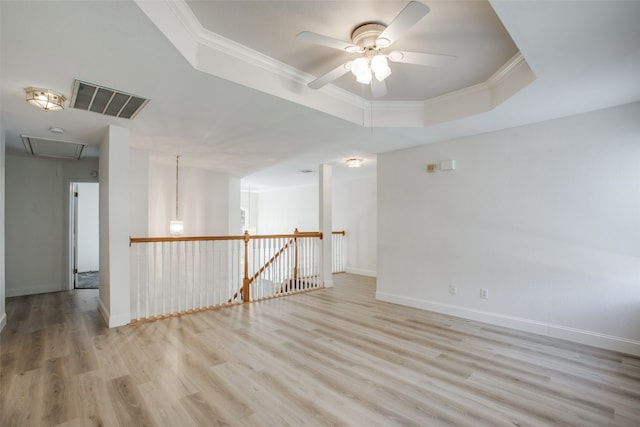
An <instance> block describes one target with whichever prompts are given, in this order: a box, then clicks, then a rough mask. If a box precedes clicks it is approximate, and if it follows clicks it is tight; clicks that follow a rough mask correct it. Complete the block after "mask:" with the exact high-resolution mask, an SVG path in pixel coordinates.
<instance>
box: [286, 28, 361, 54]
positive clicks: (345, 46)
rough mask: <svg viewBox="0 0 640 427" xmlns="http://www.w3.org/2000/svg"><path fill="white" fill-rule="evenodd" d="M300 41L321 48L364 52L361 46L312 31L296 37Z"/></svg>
mask: <svg viewBox="0 0 640 427" xmlns="http://www.w3.org/2000/svg"><path fill="white" fill-rule="evenodd" d="M296 37H297V38H298V39H299V40H302V41H304V42H307V43H313V44H319V45H320V46H326V47H331V48H333V49H338V50H342V51H346V52H362V49H360V47H359V46H356V45H354V44H352V43H349V42H346V41H344V40H340V39H334V38H333V37H329V36H323V35H322V34H318V33H312V32H311V31H303V32H301V33H299V34H298V35H297V36H296Z"/></svg>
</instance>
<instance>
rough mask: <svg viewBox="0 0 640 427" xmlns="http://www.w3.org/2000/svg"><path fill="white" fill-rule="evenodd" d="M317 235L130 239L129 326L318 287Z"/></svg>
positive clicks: (318, 241) (318, 251) (295, 233)
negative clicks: (130, 322)
mask: <svg viewBox="0 0 640 427" xmlns="http://www.w3.org/2000/svg"><path fill="white" fill-rule="evenodd" d="M321 239H322V233H318V232H300V231H298V230H297V229H296V230H295V231H294V233H293V234H280V235H255V236H252V235H250V234H249V233H248V232H245V234H243V235H240V236H196V237H158V238H150V237H144V238H131V239H130V246H131V248H132V249H131V315H132V323H133V322H137V321H143V320H153V319H157V318H163V317H168V316H175V315H180V314H185V313H191V312H196V311H202V310H208V309H211V308H215V307H219V306H225V305H230V304H237V303H243V302H250V301H255V300H259V299H265V298H273V297H277V296H282V295H286V294H291V293H296V292H303V291H307V290H312V289H317V288H320V287H321V283H320V280H319V271H320V266H319V254H320V241H321Z"/></svg>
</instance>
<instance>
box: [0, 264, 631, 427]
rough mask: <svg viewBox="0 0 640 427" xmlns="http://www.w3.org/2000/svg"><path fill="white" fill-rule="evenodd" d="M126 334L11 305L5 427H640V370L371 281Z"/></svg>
mask: <svg viewBox="0 0 640 427" xmlns="http://www.w3.org/2000/svg"><path fill="white" fill-rule="evenodd" d="M334 280H335V283H336V286H335V287H334V288H331V289H323V290H318V291H314V292H309V293H305V294H300V295H295V296H289V297H284V298H279V299H272V300H266V301H261V302H257V303H253V304H248V305H243V306H232V307H227V308H221V309H218V310H214V311H208V312H201V313H197V314H192V315H187V316H182V317H174V318H169V319H164V320H159V321H156V322H151V323H142V324H137V325H132V326H125V327H121V328H116V329H107V328H106V327H104V325H103V324H102V321H101V320H100V319H99V317H98V312H97V308H96V307H97V291H96V290H75V291H70V292H60V293H53V294H45V295H34V296H26V297H17V298H9V299H8V300H7V316H8V324H7V326H6V327H5V329H4V330H3V332H2V334H1V335H0V355H1V360H0V393H1V395H0V425H1V426H3V427H7V426H57V425H60V426H203V425H206V426H287V425H289V426H325V425H334V426H440V425H456V426H506V425H511V426H513V425H517V426H525V425H527V426H598V427H601V426H636V427H637V426H640V359H639V358H636V357H631V356H628V355H624V354H620V353H615V352H611V351H606V350H601V349H596V348H592V347H587V346H583V345H579V344H574V343H569V342H564V341H560V340H555V339H550V338H546V337H541V336H538V335H533V334H527V333H522V332H518V331H514V330H510V329H505V328H500V327H495V326H490V325H486V324H482V323H478V322H472V321H467V320H463V319H457V318H453V317H448V316H444V315H439V314H434V313H429V312H425V311H420V310H415V309H410V308H406V307H401V306H397V305H393V304H388V303H383V302H378V301H375V300H374V292H375V282H374V280H373V279H370V278H366V277H362V276H353V275H348V274H338V275H335V276H334Z"/></svg>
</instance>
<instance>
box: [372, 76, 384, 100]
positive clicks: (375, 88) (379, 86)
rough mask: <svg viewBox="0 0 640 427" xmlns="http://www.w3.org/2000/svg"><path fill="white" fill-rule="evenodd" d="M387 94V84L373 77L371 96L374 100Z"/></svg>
mask: <svg viewBox="0 0 640 427" xmlns="http://www.w3.org/2000/svg"><path fill="white" fill-rule="evenodd" d="M386 94H387V84H386V83H385V82H384V80H383V81H381V82H379V81H378V79H376V78H375V77H374V78H372V79H371V95H373V97H374V98H380V97H383V96H385V95H386Z"/></svg>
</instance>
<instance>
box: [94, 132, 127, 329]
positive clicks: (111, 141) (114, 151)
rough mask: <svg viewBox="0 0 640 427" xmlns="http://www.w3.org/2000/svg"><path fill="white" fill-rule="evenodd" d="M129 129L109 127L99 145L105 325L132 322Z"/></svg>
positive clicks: (101, 253)
mask: <svg viewBox="0 0 640 427" xmlns="http://www.w3.org/2000/svg"><path fill="white" fill-rule="evenodd" d="M130 154H131V152H130V149H129V129H126V128H122V127H119V126H113V125H110V126H109V127H108V129H107V132H106V135H105V136H104V138H103V140H102V141H101V143H100V292H99V296H100V300H99V303H98V309H99V311H100V313H101V315H102V317H103V318H104V320H105V322H106V323H107V325H108V326H109V327H110V328H112V327H115V326H122V325H126V324H128V323H129V322H130V320H131V306H130V297H131V295H130V291H131V288H130V285H129V275H130V268H129V267H130V265H129V256H130V254H129V226H130V224H129V212H130V211H129V191H130V187H129V182H130V180H129V156H130Z"/></svg>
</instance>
